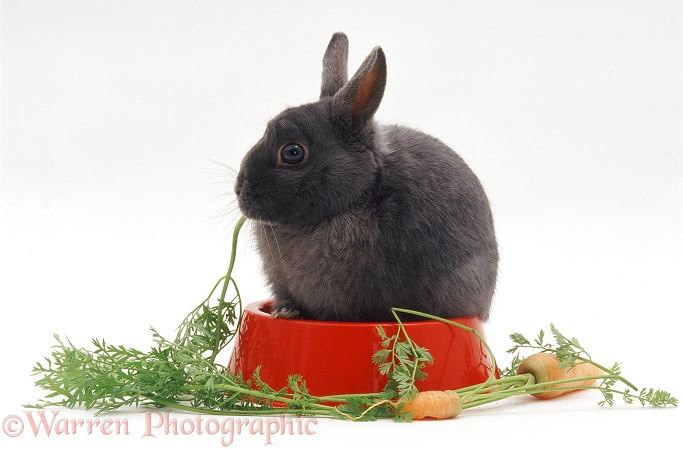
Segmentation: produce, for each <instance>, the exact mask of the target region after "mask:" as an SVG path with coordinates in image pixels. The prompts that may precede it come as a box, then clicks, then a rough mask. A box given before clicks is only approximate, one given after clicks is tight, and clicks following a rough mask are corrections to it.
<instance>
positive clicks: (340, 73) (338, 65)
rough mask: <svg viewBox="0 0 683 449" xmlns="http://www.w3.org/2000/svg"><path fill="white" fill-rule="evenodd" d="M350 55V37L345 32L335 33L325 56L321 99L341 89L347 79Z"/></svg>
mask: <svg viewBox="0 0 683 449" xmlns="http://www.w3.org/2000/svg"><path fill="white" fill-rule="evenodd" d="M348 57H349V39H348V38H347V37H346V34H344V33H334V35H333V36H332V39H331V40H330V43H329V44H328V45H327V50H326V51H325V56H324V57H323V82H322V86H321V87H320V99H321V100H322V99H323V98H326V97H333V96H334V94H336V93H337V91H339V89H341V88H342V87H343V86H344V84H346V80H347V79H348V74H347V69H346V65H347V61H348Z"/></svg>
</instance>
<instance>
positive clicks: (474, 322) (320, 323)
mask: <svg viewBox="0 0 683 449" xmlns="http://www.w3.org/2000/svg"><path fill="white" fill-rule="evenodd" d="M273 302H274V299H273V298H270V299H264V300H260V301H255V302H251V303H249V304H247V305H245V306H244V312H245V313H246V312H249V313H252V314H254V315H256V316H258V317H259V318H260V319H263V320H272V322H273V323H278V322H282V323H283V324H287V325H288V326H302V327H309V326H310V327H328V328H333V327H339V328H366V327H372V328H375V327H377V326H382V327H387V326H397V325H398V322H397V321H324V320H310V319H304V318H287V319H281V318H275V317H273V316H272V315H271V314H270V312H269V309H270V308H272V305H273ZM445 319H446V320H448V321H453V322H456V323H460V324H464V325H466V326H469V327H473V328H476V327H480V326H482V325H483V320H482V319H481V318H479V317H477V316H473V317H458V318H445ZM401 323H402V324H403V326H404V327H405V328H407V329H410V328H416V327H420V328H424V327H430V326H443V325H444V324H445V323H443V322H441V321H438V320H430V319H425V320H419V321H402V322H401Z"/></svg>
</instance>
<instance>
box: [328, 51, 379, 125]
mask: <svg viewBox="0 0 683 449" xmlns="http://www.w3.org/2000/svg"><path fill="white" fill-rule="evenodd" d="M386 82H387V62H386V59H385V57H384V52H383V51H382V49H381V48H380V47H375V48H374V49H373V50H372V52H371V53H370V54H369V55H368V57H367V58H365V61H363V64H362V65H361V66H360V68H359V69H358V71H357V72H356V74H355V75H353V78H351V80H349V82H348V83H346V85H345V86H344V87H342V88H341V89H340V90H339V92H337V94H336V95H335V96H334V100H333V108H334V114H335V116H336V119H337V120H339V122H340V124H341V125H343V126H345V127H351V128H352V129H355V130H360V129H363V128H364V127H365V125H366V124H367V123H368V122H369V121H370V120H371V119H372V116H373V115H374V114H375V112H376V111H377V108H379V104H380V102H381V101H382V96H383V95H384V87H385V85H386Z"/></svg>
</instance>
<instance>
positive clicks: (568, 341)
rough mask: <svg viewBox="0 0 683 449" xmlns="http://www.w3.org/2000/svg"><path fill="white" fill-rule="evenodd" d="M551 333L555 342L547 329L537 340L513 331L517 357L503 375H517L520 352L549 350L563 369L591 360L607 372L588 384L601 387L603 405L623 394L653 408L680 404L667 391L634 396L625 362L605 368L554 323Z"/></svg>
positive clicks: (629, 399) (648, 391) (612, 402)
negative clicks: (547, 336) (624, 372)
mask: <svg viewBox="0 0 683 449" xmlns="http://www.w3.org/2000/svg"><path fill="white" fill-rule="evenodd" d="M550 333H551V334H552V336H553V339H554V343H548V342H545V341H544V337H545V332H544V331H543V330H541V331H540V332H539V333H538V336H537V337H536V338H535V339H534V341H533V343H532V342H530V341H529V339H528V338H526V337H525V336H524V335H522V334H519V333H514V334H511V335H510V340H512V342H513V346H512V347H511V348H510V349H508V351H507V352H508V353H509V354H513V359H512V362H511V363H510V365H509V367H507V368H505V369H502V370H501V377H503V378H511V377H514V376H515V375H516V374H517V368H518V367H519V365H520V364H521V363H522V361H523V360H524V357H523V356H522V355H521V353H520V351H522V350H531V351H535V352H547V353H551V354H554V355H555V356H556V357H557V358H558V359H559V360H560V365H559V367H560V368H567V369H569V368H571V367H573V366H575V365H576V364H577V363H590V364H592V365H595V366H596V367H598V368H600V369H601V370H602V371H603V372H604V374H603V376H601V378H600V379H599V380H600V383H599V384H598V385H597V386H594V387H586V388H593V389H597V390H599V391H600V393H602V396H603V399H602V400H601V401H599V402H598V405H600V406H601V407H602V406H604V405H609V406H610V407H611V406H613V405H614V395H615V394H617V395H620V396H621V397H622V398H623V400H624V402H625V403H626V404H632V403H633V401H634V399H637V400H638V401H639V402H640V403H641V404H642V405H646V404H649V405H651V406H653V407H663V406H667V405H673V406H678V400H677V399H676V398H674V397H673V396H671V395H670V394H669V393H667V392H666V391H663V390H652V389H649V390H645V389H644V390H641V391H640V393H639V394H638V395H634V394H633V393H632V390H635V391H638V389H637V388H636V387H635V386H634V385H633V384H632V383H631V382H629V381H628V380H626V379H625V378H624V377H623V376H622V374H621V364H619V363H614V364H613V365H612V366H610V367H605V366H603V365H600V364H598V363H596V362H595V361H593V358H592V357H591V355H590V354H589V353H588V351H587V350H586V349H585V348H584V347H583V346H582V345H581V343H579V340H577V339H576V338H574V337H571V338H569V337H566V336H565V335H563V334H562V333H561V332H560V331H559V330H558V329H557V328H556V327H555V326H554V325H553V324H552V323H551V324H550ZM618 384H622V385H624V387H621V388H622V389H618V387H617V385H618ZM537 386H538V385H537Z"/></svg>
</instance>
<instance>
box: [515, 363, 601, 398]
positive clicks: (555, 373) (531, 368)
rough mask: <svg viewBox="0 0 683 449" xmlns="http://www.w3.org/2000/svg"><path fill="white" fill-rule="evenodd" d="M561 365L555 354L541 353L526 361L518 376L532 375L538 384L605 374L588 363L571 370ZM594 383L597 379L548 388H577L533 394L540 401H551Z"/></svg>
mask: <svg viewBox="0 0 683 449" xmlns="http://www.w3.org/2000/svg"><path fill="white" fill-rule="evenodd" d="M559 365H560V360H559V359H558V358H557V357H556V356H555V355H554V354H549V353H547V352H539V353H537V354H533V355H531V356H529V357H527V358H526V359H524V361H523V362H522V363H521V364H520V365H519V367H518V368H517V374H531V375H533V376H534V377H535V378H536V383H537V384H541V383H545V382H554V381H558V380H564V379H576V378H579V377H591V376H601V375H602V374H604V372H603V371H602V370H601V369H600V368H598V367H597V366H595V365H593V364H591V363H587V362H583V363H582V362H579V363H578V364H577V365H576V366H574V367H573V368H571V369H567V368H560V367H559ZM594 382H595V379H586V380H580V381H573V382H571V381H570V382H564V383H559V384H553V385H548V388H571V387H576V388H573V389H566V390H552V391H546V392H541V393H533V394H532V396H534V397H537V398H539V399H551V398H554V397H557V396H560V395H561V394H564V393H567V392H568V391H573V390H576V389H578V388H580V387H587V386H589V385H592V384H593V383H594Z"/></svg>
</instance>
